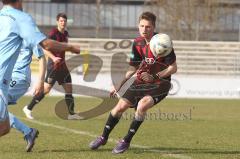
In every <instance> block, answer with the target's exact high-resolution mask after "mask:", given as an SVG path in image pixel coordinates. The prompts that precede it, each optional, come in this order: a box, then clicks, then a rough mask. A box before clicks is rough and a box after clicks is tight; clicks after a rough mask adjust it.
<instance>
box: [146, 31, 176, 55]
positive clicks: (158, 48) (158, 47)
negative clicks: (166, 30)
mask: <svg viewBox="0 0 240 159" xmlns="http://www.w3.org/2000/svg"><path fill="white" fill-rule="evenodd" d="M149 46H150V50H151V51H152V53H153V55H154V56H155V57H157V56H160V57H164V56H167V55H168V54H170V53H171V51H172V49H173V44H172V40H171V38H170V37H169V36H168V35H167V34H161V33H159V34H156V35H154V36H153V37H152V39H151V40H150V43H149Z"/></svg>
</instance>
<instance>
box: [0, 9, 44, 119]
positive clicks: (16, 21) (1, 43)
mask: <svg viewBox="0 0 240 159" xmlns="http://www.w3.org/2000/svg"><path fill="white" fill-rule="evenodd" d="M23 39H24V40H25V41H26V43H27V45H29V46H32V47H33V46H37V45H38V44H39V43H40V42H41V41H43V40H44V39H46V36H45V35H44V34H42V33H41V32H40V31H39V30H38V28H37V26H36V24H35V22H34V21H33V19H32V17H31V16H30V15H29V14H27V13H24V12H22V11H20V10H17V9H14V8H13V7H11V6H4V7H3V8H2V9H1V11H0V58H1V59H0V97H1V98H0V121H1V120H4V119H6V118H7V116H6V114H7V113H5V111H7V110H6V108H5V107H7V104H8V102H7V95H8V87H9V83H10V80H11V75H12V70H13V67H14V64H15V62H16V60H17V57H18V55H19V51H20V48H21V45H22V41H23ZM4 103H5V104H4Z"/></svg>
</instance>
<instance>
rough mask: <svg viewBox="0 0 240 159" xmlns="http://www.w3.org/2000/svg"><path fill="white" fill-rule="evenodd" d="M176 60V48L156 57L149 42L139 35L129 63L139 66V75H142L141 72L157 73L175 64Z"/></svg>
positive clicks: (134, 43)
mask: <svg viewBox="0 0 240 159" xmlns="http://www.w3.org/2000/svg"><path fill="white" fill-rule="evenodd" d="M175 61H176V55H175V52H174V49H172V52H171V53H170V54H169V55H167V56H165V57H158V58H157V59H156V58H155V57H154V55H153V54H152V52H151V50H150V47H149V44H147V42H146V41H145V39H144V38H143V37H137V38H136V39H134V42H133V45H132V52H131V54H130V62H129V64H130V65H131V66H139V68H138V70H137V73H138V75H140V74H141V72H148V73H150V74H156V73H157V72H159V71H162V70H163V69H165V68H167V67H168V66H169V65H171V64H173V63H174V62H175ZM170 78H171V77H167V79H170Z"/></svg>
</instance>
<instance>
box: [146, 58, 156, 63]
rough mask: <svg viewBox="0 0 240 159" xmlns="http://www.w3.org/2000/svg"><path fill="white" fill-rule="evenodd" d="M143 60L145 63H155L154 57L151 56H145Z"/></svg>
mask: <svg viewBox="0 0 240 159" xmlns="http://www.w3.org/2000/svg"><path fill="white" fill-rule="evenodd" d="M145 62H146V63H147V64H154V63H155V59H154V58H152V57H145Z"/></svg>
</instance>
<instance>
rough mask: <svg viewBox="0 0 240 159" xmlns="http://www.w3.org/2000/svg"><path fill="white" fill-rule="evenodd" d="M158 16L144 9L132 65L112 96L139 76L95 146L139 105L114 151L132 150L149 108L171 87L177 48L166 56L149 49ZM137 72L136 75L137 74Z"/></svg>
mask: <svg viewBox="0 0 240 159" xmlns="http://www.w3.org/2000/svg"><path fill="white" fill-rule="evenodd" d="M155 22H156V16H155V15H154V14H153V13H151V12H144V13H142V14H141V15H140V17H139V26H138V27H139V33H140V37H137V38H136V39H135V40H134V43H133V47H132V53H131V56H130V66H129V70H128V71H127V73H126V76H125V77H126V78H125V79H123V81H122V82H121V84H120V86H119V87H117V88H115V89H114V90H112V91H111V93H110V96H115V95H116V94H117V92H118V91H119V90H120V88H121V87H122V86H123V84H125V83H126V81H128V80H129V79H130V78H131V77H133V75H134V74H135V75H136V76H137V77H136V79H135V81H134V82H133V84H132V85H131V86H130V87H129V88H128V89H127V91H126V92H125V93H124V94H123V96H122V98H120V100H119V102H118V103H117V105H116V106H115V107H114V108H113V109H112V111H111V113H110V115H109V117H108V120H107V123H106V125H105V127H104V130H103V133H102V135H101V136H100V137H98V138H97V139H96V140H94V141H92V142H91V143H90V145H89V146H90V148H91V149H97V148H98V147H99V146H102V145H105V144H106V142H107V140H108V136H109V134H110V132H111V131H112V129H113V128H114V127H115V125H116V124H117V123H118V121H119V119H120V118H121V116H122V113H123V112H125V111H126V110H127V109H128V108H130V107H134V108H135V110H136V111H135V116H134V119H133V121H132V123H131V125H130V128H129V130H128V133H127V134H126V136H125V137H124V138H123V139H122V140H121V141H120V142H119V143H118V144H117V145H116V147H115V148H114V149H113V151H112V152H113V153H122V152H124V151H125V150H127V149H128V147H129V146H130V142H131V140H132V137H133V136H134V134H135V133H136V132H137V130H138V128H139V127H140V125H141V124H142V122H143V121H144V117H145V114H146V112H147V110H148V109H149V108H151V107H152V106H154V105H155V104H157V103H158V102H160V101H161V100H162V99H164V98H165V97H166V96H167V94H168V92H169V89H170V87H171V84H170V80H171V74H174V73H175V72H176V71H177V64H176V56H175V53H174V50H172V52H171V53H170V54H169V55H167V56H166V57H159V56H158V57H154V56H153V54H152V53H151V51H150V49H149V42H150V40H151V38H152V36H153V35H154V34H155V33H154V29H155ZM135 75H134V76H135Z"/></svg>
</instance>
